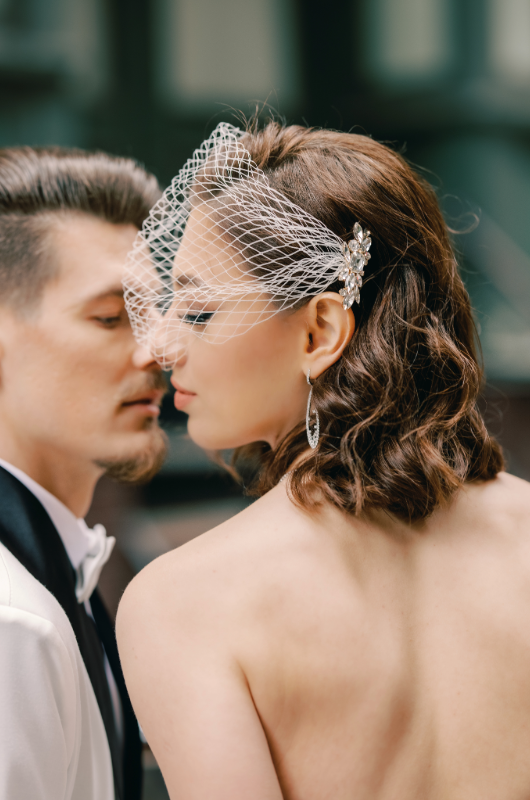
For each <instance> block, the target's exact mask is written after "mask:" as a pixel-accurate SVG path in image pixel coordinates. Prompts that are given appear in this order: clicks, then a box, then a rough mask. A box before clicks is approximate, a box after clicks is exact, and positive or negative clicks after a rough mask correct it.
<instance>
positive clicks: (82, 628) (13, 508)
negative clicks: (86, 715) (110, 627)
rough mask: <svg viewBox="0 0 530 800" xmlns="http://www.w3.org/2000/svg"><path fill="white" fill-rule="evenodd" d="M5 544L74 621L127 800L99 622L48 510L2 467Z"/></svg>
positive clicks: (0, 518)
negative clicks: (78, 588) (79, 589)
mask: <svg viewBox="0 0 530 800" xmlns="http://www.w3.org/2000/svg"><path fill="white" fill-rule="evenodd" d="M0 542H2V543H3V544H4V545H5V547H7V549H8V550H9V551H10V552H11V553H12V554H13V555H14V556H15V558H16V559H18V561H20V563H21V564H22V565H23V566H24V567H25V568H26V569H27V570H28V572H30V573H31V574H32V575H33V577H34V578H36V579H37V580H38V581H39V582H40V583H42V584H43V585H44V586H45V587H46V588H47V589H48V591H49V592H50V593H51V594H53V596H54V597H55V598H56V600H57V601H58V602H59V603H60V605H61V606H62V608H63V609H64V611H65V613H66V616H67V617H68V619H69V620H70V624H71V625H72V628H73V629H74V633H75V635H76V638H77V642H78V645H79V649H80V651H81V655H82V657H83V661H84V662H85V666H86V669H87V672H88V675H89V677H90V681H91V683H92V686H93V688H94V693H95V695H96V699H97V701H98V705H99V710H100V712H101V716H102V718H103V723H104V725H105V730H106V732H107V737H108V740H109V747H110V752H111V757H112V766H113V771H114V788H115V793H116V798H118V799H119V800H121V799H122V798H123V797H124V795H123V790H122V786H123V768H122V763H121V762H122V759H121V753H120V748H119V745H118V739H117V735H116V729H115V723H114V713H113V710H112V701H111V698H110V691H109V686H108V682H107V677H106V675H105V668H104V662H103V651H102V647H101V642H100V640H99V637H98V634H97V632H96V628H95V625H94V622H93V620H92V619H90V617H89V616H88V614H87V613H86V611H85V608H84V606H83V605H80V604H79V603H78V602H77V597H76V595H75V574H74V571H73V569H72V565H71V564H70V560H69V558H68V555H67V553H66V550H65V549H64V545H63V543H62V540H61V537H60V536H59V533H58V532H57V530H56V528H55V526H54V524H53V522H52V521H51V519H50V517H49V516H48V514H47V512H46V510H45V509H44V507H43V506H42V504H41V503H40V502H39V500H37V498H36V497H35V495H34V494H33V493H32V492H30V490H29V489H27V488H26V486H24V485H23V484H22V483H20V481H19V480H17V479H16V478H15V477H14V476H13V475H12V474H11V473H10V472H8V471H7V470H5V469H3V468H2V467H0ZM124 800H125V798H124ZM127 800H128V798H127Z"/></svg>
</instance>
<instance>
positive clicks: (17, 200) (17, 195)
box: [0, 147, 160, 311]
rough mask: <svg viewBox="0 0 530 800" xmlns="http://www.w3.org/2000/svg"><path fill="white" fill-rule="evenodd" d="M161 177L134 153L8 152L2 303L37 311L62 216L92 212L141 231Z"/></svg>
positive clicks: (0, 185)
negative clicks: (52, 234) (55, 225)
mask: <svg viewBox="0 0 530 800" xmlns="http://www.w3.org/2000/svg"><path fill="white" fill-rule="evenodd" d="M159 196H160V188H159V186H158V182H157V180H156V178H155V177H154V176H153V175H150V174H149V173H148V172H146V171H145V170H144V169H143V168H142V167H141V166H139V165H138V164H137V163H136V162H135V161H133V160H132V159H129V158H118V157H115V156H109V155H107V154H105V153H88V152H84V151H83V150H76V149H67V148H59V147H50V148H31V147H14V148H6V149H0V304H1V305H7V306H10V307H12V308H13V309H15V310H17V311H23V310H25V309H28V308H32V307H34V306H35V305H36V303H37V302H38V300H39V298H40V296H41V293H42V290H43V288H44V286H45V285H46V283H47V281H49V280H50V279H51V278H52V277H53V276H54V274H55V269H54V264H53V260H52V259H51V258H50V254H49V241H48V240H49V233H50V231H51V230H52V229H53V221H54V219H55V218H56V216H57V215H65V214H72V213H74V214H89V215H91V216H93V217H97V218H99V219H102V220H106V221H107V222H111V223H114V224H116V225H122V224H132V225H135V226H136V227H137V228H141V226H142V223H143V221H144V219H145V218H146V217H147V215H148V214H149V210H150V209H151V207H152V206H153V204H154V203H155V202H156V201H157V200H158V198H159Z"/></svg>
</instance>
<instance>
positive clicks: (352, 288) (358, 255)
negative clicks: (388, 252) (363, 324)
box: [339, 222, 372, 311]
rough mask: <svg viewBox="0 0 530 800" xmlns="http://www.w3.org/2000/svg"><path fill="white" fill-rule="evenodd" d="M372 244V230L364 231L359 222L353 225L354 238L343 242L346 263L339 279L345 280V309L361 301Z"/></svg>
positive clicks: (343, 297) (342, 294) (343, 296)
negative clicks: (364, 276) (365, 270)
mask: <svg viewBox="0 0 530 800" xmlns="http://www.w3.org/2000/svg"><path fill="white" fill-rule="evenodd" d="M371 246H372V240H371V239H370V231H363V229H362V228H361V226H360V224H359V223H358V222H356V223H355V225H354V226H353V239H350V241H349V242H343V243H342V254H343V256H344V265H343V267H342V269H341V271H340V272H339V280H341V281H344V283H345V286H344V289H341V290H340V292H339V294H340V295H341V296H342V307H343V309H344V310H345V311H347V310H348V308H351V307H352V305H353V304H354V302H355V303H360V290H361V286H362V285H363V275H364V268H365V266H366V265H367V263H368V262H369V260H370V258H371V256H370V253H369V252H368V251H369V250H370V247H371Z"/></svg>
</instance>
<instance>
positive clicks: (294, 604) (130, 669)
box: [118, 123, 530, 800]
mask: <svg viewBox="0 0 530 800" xmlns="http://www.w3.org/2000/svg"><path fill="white" fill-rule="evenodd" d="M370 231H371V235H370V233H369V232H370ZM363 280H364V282H363ZM170 281H172V284H171V283H170ZM127 293H128V304H129V309H130V313H131V317H132V321H133V325H134V326H135V328H136V331H137V334H138V336H139V337H140V339H141V340H142V341H144V342H145V343H146V344H148V345H149V346H150V347H151V349H152V350H153V352H154V354H155V355H156V356H157V358H158V359H159V361H160V362H161V363H162V364H164V365H165V366H166V367H168V366H172V367H173V374H172V382H173V384H174V386H175V387H176V390H177V391H176V395H175V404H176V405H177V407H178V408H181V409H183V410H185V411H186V412H187V413H188V415H189V426H188V428H189V433H190V435H191V437H192V439H194V441H196V442H197V443H199V444H200V445H201V446H202V447H204V448H207V449H210V450H215V449H224V448H235V449H236V460H237V459H238V458H242V459H244V460H245V459H249V458H250V459H252V458H254V459H255V458H258V459H259V462H260V473H259V477H258V481H257V485H256V486H255V487H254V489H255V492H256V493H257V494H259V495H260V499H258V500H257V501H256V502H255V503H254V504H253V505H251V506H250V507H249V508H248V509H247V510H245V511H243V512H242V513H241V514H239V515H238V516H236V517H234V518H233V519H231V520H230V521H228V522H226V523H224V524H223V525H220V526H219V527H218V528H215V529H214V530H212V531H209V532H208V533H206V534H204V535H203V536H200V537H199V538H197V539H195V540H194V541H192V542H190V543H188V544H186V545H185V546H183V547H181V548H179V549H178V550H175V551H174V552H172V553H169V554H167V555H165V556H163V557H162V558H159V559H158V560H156V561H155V562H154V563H152V564H151V565H149V566H148V567H147V568H146V569H145V570H143V572H142V573H141V574H140V575H139V576H138V577H137V578H136V579H135V580H134V581H133V582H132V584H131V585H130V587H129V588H128V589H127V591H126V593H125V595H124V598H123V600H122V603H121V606H120V611H119V616H118V640H119V646H120V651H121V655H122V659H123V667H124V672H125V676H126V678H127V681H128V685H129V689H130V693H131V697H132V701H133V704H134V706H135V709H136V711H137V713H138V717H139V719H140V722H141V725H142V727H143V729H144V731H145V733H146V736H147V739H148V741H149V743H150V745H151V747H152V748H153V751H154V753H155V755H156V758H157V760H158V762H159V764H160V766H161V769H162V772H163V774H164V777H165V780H166V783H167V786H168V790H169V793H170V796H171V797H172V798H175V799H176V798H178V800H195V799H196V798H197V800H198V799H199V798H201V800H202V799H203V798H204V799H207V800H236V799H237V800H239V798H241V799H243V798H245V799H246V798H249V800H250V799H251V800H273V799H274V800H279V799H280V798H282V797H283V798H286V799H287V800H324V798H326V799H327V798H329V799H330V800H405V798H406V800H412V799H413V798H418V800H420V798H421V800H434V798H436V800H442V799H443V800H445V799H446V798H447V800H457V799H458V800H476V798H481V800H489V799H490V798H491V800H500V798H502V799H503V800H512V798H513V800H516V799H517V800H520V799H522V798H523V797H528V796H530V759H529V758H528V753H529V752H530V625H529V622H528V620H529V619H530V536H529V533H530V531H529V522H528V520H529V519H530V493H529V490H528V486H527V484H526V483H524V482H523V481H520V480H518V479H516V478H514V477H511V476H509V475H506V474H505V473H503V472H502V469H503V458H502V454H501V451H500V448H499V446H498V445H497V444H496V442H495V441H493V440H492V439H491V437H489V435H488V433H487V431H486V428H485V426H484V423H483V421H482V418H481V415H480V412H479V410H478V408H477V396H478V392H479V388H480V380H481V374H480V369H479V366H478V364H477V358H476V355H475V349H474V327H473V321H472V315H471V309H470V304H469V298H468V296H467V293H466V291H465V288H464V286H463V284H462V281H461V279H460V277H459V275H458V271H457V265H456V261H455V257H454V254H453V252H452V250H451V246H450V242H449V238H448V233H447V229H446V227H445V224H444V222H443V219H442V216H441V213H440V210H439V208H438V205H437V202H436V198H435V196H434V193H433V191H432V190H431V188H430V187H429V186H428V184H427V183H426V182H425V181H424V180H422V179H421V178H420V177H419V176H418V175H417V174H415V173H414V172H413V171H412V170H411V168H410V167H409V166H408V165H407V164H406V163H405V161H404V160H403V159H402V158H401V157H400V156H398V155H396V154H395V153H394V152H392V151H391V150H390V149H388V148H387V147H384V146H383V145H381V144H378V143H376V142H374V141H372V140H371V139H370V138H368V137H365V136H358V135H354V134H343V133H336V132H332V131H321V130H311V129H305V128H302V127H297V126H292V127H281V126H280V125H278V124H276V123H269V124H268V125H267V126H266V127H265V128H264V130H261V131H259V130H255V129H254V130H251V131H249V132H247V133H241V132H239V131H237V130H235V129H233V128H230V126H223V125H222V126H219V128H218V129H217V130H216V131H215V132H214V134H213V135H212V137H211V138H210V139H209V140H208V141H207V142H206V143H205V144H204V145H203V146H202V148H200V150H199V151H197V152H196V153H195V155H194V157H193V159H191V161H190V162H188V164H187V165H186V166H185V168H184V169H183V171H182V172H181V173H180V175H179V176H178V178H177V179H176V180H175V181H174V183H173V184H172V186H171V187H170V188H169V189H168V191H167V192H166V194H165V197H164V199H163V201H162V202H161V204H159V205H158V206H157V207H155V209H154V211H153V212H152V214H151V219H150V221H149V222H148V224H147V226H146V227H144V231H143V234H142V236H141V237H140V239H139V240H138V242H137V246H136V248H135V251H134V253H133V255H132V258H131V262H130V269H129V277H128V281H127Z"/></svg>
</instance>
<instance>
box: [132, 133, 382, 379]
mask: <svg viewBox="0 0 530 800" xmlns="http://www.w3.org/2000/svg"><path fill="white" fill-rule="evenodd" d="M242 136H244V132H243V131H241V130H239V129H238V128H235V127H233V126H232V125H229V124H227V123H221V124H220V125H218V126H217V128H216V129H215V130H214V131H213V133H212V134H211V136H210V137H209V138H208V139H206V140H205V141H204V142H203V143H202V145H201V146H200V147H199V148H198V149H197V150H196V151H195V153H194V154H193V156H192V158H190V159H189V160H188V161H187V162H186V164H185V165H184V167H183V168H182V169H181V171H180V172H179V174H178V175H177V176H176V177H175V178H174V179H173V181H172V182H171V184H170V186H169V187H168V188H167V189H166V191H165V192H164V194H163V196H162V198H161V199H160V200H159V202H158V203H157V204H156V205H155V206H154V208H153V209H152V211H151V213H150V215H149V217H148V218H147V220H146V221H145V223H144V225H143V228H142V230H141V232H140V233H139V234H138V236H137V238H136V241H135V243H134V247H133V250H132V252H131V253H130V254H129V258H128V261H127V269H126V276H125V281H124V285H125V301H126V306H127V311H128V313H129V316H130V319H131V323H132V326H133V330H134V333H135V336H136V338H137V339H138V341H140V342H141V343H143V344H146V345H147V346H148V347H149V348H150V349H151V351H152V353H153V355H154V357H155V358H156V359H157V361H159V363H160V364H161V365H162V366H163V367H164V368H165V369H169V368H171V367H172V366H173V365H174V364H175V363H176V362H177V361H178V359H179V358H180V357H181V354H182V353H183V352H185V351H186V349H187V348H188V347H189V345H190V343H191V341H192V340H193V337H196V336H198V337H204V338H206V339H207V340H208V341H210V342H212V343H219V344H221V343H223V342H226V341H227V340H228V339H230V338H232V337H233V336H238V335H240V334H243V333H245V332H246V331H247V330H248V329H249V328H251V327H252V326H254V325H256V324H257V323H260V322H263V321H265V320H267V319H270V318H271V317H272V316H273V315H275V314H277V313H279V312H281V311H284V310H286V309H290V308H294V307H296V306H298V305H300V304H301V301H302V302H303V300H304V299H309V298H310V297H312V296H314V295H316V294H319V293H320V292H323V291H325V290H326V288H327V287H329V286H330V285H331V284H332V283H333V282H334V281H336V280H337V279H338V278H341V279H342V280H344V281H345V288H344V289H343V290H342V291H341V294H342V295H343V300H344V307H345V308H349V307H350V306H351V304H352V302H353V301H354V300H357V301H358V300H359V289H360V286H361V283H362V280H361V275H362V274H363V267H364V265H365V264H366V262H367V261H368V259H369V258H370V256H369V254H368V249H369V247H370V239H369V238H368V236H369V233H368V232H363V231H362V229H361V228H360V226H359V225H356V226H355V229H354V238H353V239H352V241H350V242H349V243H348V245H346V244H345V243H344V242H343V240H342V239H340V237H338V236H337V235H336V234H335V233H333V232H332V231H331V230H329V229H328V228H327V227H326V225H324V224H323V223H322V222H320V221H319V220H317V219H316V218H315V217H313V216H311V215H310V214H308V213H307V212H305V211H304V210H303V209H302V208H300V207H299V206H297V205H295V204H294V203H292V202H291V201H290V200H288V198H287V197H286V196H285V195H283V194H282V193H280V192H278V191H277V190H275V189H274V188H273V187H272V186H271V185H270V183H269V181H268V179H267V176H266V175H265V174H264V172H263V171H262V170H260V169H259V168H258V167H257V166H256V165H255V164H254V163H253V162H252V159H251V157H250V154H249V153H248V151H247V150H246V149H245V147H244V144H243V143H242V141H241V138H242Z"/></svg>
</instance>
